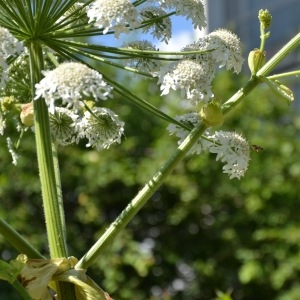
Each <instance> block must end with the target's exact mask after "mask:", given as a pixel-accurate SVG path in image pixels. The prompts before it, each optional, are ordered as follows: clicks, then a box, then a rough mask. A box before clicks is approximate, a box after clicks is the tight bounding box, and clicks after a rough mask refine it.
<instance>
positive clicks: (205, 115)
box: [199, 102, 224, 127]
mask: <svg viewBox="0 0 300 300" xmlns="http://www.w3.org/2000/svg"><path fill="white" fill-rule="evenodd" d="M199 116H200V118H201V120H202V122H203V123H204V124H205V125H206V126H208V127H213V126H221V125H222V124H223V121H224V117H223V112H222V109H221V107H220V105H219V104H218V103H215V102H211V103H209V104H207V105H205V106H203V107H202V109H201V110H200V112H199Z"/></svg>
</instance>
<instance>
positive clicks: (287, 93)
mask: <svg viewBox="0 0 300 300" xmlns="http://www.w3.org/2000/svg"><path fill="white" fill-rule="evenodd" d="M263 81H264V82H265V83H266V84H267V85H268V86H269V87H270V88H271V90H272V91H273V92H274V93H275V94H276V95H277V96H279V98H280V99H282V100H284V101H285V102H287V103H288V104H290V103H291V102H293V101H294V94H293V92H292V91H291V90H290V89H289V88H288V87H287V86H286V85H283V84H281V83H280V81H278V80H270V79H268V78H263Z"/></svg>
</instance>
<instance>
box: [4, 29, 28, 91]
mask: <svg viewBox="0 0 300 300" xmlns="http://www.w3.org/2000/svg"><path fill="white" fill-rule="evenodd" d="M23 49H24V48H23V43H21V42H19V41H18V40H17V39H16V38H15V37H14V36H13V35H12V34H11V33H10V32H9V31H8V30H7V29H6V28H3V27H0V71H1V75H0V88H4V87H5V85H6V83H7V81H8V79H9V76H8V74H7V69H8V64H7V61H6V60H7V58H8V57H10V56H16V55H18V54H20V53H21V52H22V51H23Z"/></svg>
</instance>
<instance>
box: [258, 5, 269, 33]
mask: <svg viewBox="0 0 300 300" xmlns="http://www.w3.org/2000/svg"><path fill="white" fill-rule="evenodd" d="M258 19H259V21H260V23H261V24H262V25H263V27H264V28H265V29H266V28H269V27H270V26H271V23H272V16H271V14H270V13H269V11H268V10H267V9H265V10H263V9H261V10H260V11H259V13H258Z"/></svg>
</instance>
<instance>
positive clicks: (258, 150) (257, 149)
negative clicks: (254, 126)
mask: <svg viewBox="0 0 300 300" xmlns="http://www.w3.org/2000/svg"><path fill="white" fill-rule="evenodd" d="M251 149H252V150H253V151H255V152H260V151H262V150H264V148H263V147H261V146H258V145H251Z"/></svg>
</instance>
